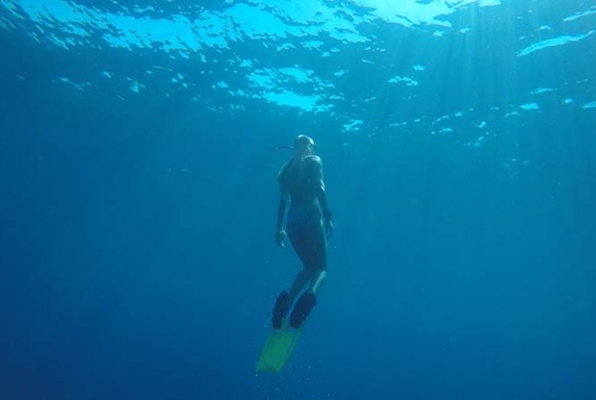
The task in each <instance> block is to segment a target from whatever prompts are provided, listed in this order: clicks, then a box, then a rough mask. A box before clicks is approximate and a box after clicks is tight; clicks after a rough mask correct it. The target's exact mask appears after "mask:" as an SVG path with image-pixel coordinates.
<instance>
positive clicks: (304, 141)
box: [294, 135, 315, 149]
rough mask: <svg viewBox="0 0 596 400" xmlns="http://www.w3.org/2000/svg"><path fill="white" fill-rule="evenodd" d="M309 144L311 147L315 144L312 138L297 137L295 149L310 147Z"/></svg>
mask: <svg viewBox="0 0 596 400" xmlns="http://www.w3.org/2000/svg"><path fill="white" fill-rule="evenodd" d="M309 144H311V145H314V144H315V141H314V140H312V138H311V137H310V136H306V135H298V136H296V139H294V148H295V149H297V148H299V147H303V146H306V145H309Z"/></svg>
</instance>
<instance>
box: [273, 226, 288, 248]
mask: <svg viewBox="0 0 596 400" xmlns="http://www.w3.org/2000/svg"><path fill="white" fill-rule="evenodd" d="M275 243H277V245H278V246H281V247H286V231H284V230H283V229H280V230H279V231H277V232H275Z"/></svg>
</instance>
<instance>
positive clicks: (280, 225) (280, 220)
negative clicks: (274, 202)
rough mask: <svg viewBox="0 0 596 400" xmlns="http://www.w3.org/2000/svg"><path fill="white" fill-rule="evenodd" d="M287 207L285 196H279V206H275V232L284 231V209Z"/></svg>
mask: <svg viewBox="0 0 596 400" xmlns="http://www.w3.org/2000/svg"><path fill="white" fill-rule="evenodd" d="M287 205H288V199H287V198H286V197H285V196H283V195H282V196H281V198H280V199H279V205H278V206H277V231H278V232H279V231H283V230H284V219H285V216H286V207H287Z"/></svg>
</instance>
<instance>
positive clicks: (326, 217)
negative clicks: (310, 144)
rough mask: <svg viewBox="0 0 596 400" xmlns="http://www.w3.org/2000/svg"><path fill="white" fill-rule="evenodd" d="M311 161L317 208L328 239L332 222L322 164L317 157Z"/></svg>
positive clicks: (332, 228)
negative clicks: (312, 162) (319, 210)
mask: <svg viewBox="0 0 596 400" xmlns="http://www.w3.org/2000/svg"><path fill="white" fill-rule="evenodd" d="M312 160H313V161H314V165H315V168H314V176H313V178H314V179H315V182H316V185H317V189H316V190H317V199H318V200H319V206H320V207H321V213H322V214H323V225H324V227H325V232H326V235H327V238H330V237H331V235H333V230H334V227H333V222H331V218H332V217H333V215H332V214H331V211H329V202H328V201H327V192H325V181H324V180H323V163H322V162H321V159H320V158H319V157H317V156H313V158H312Z"/></svg>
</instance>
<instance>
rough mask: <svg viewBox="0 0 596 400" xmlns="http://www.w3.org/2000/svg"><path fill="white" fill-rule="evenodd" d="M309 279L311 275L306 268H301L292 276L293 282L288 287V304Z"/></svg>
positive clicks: (291, 302) (294, 298)
mask: <svg viewBox="0 0 596 400" xmlns="http://www.w3.org/2000/svg"><path fill="white" fill-rule="evenodd" d="M310 280H311V275H310V274H309V273H308V271H307V270H306V269H302V270H301V271H300V272H298V275H296V277H295V278H294V282H293V283H292V286H291V287H290V292H289V297H290V304H294V300H296V297H297V296H298V293H300V291H301V290H302V288H304V286H306V284H307V283H308V281H310Z"/></svg>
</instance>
